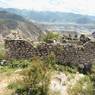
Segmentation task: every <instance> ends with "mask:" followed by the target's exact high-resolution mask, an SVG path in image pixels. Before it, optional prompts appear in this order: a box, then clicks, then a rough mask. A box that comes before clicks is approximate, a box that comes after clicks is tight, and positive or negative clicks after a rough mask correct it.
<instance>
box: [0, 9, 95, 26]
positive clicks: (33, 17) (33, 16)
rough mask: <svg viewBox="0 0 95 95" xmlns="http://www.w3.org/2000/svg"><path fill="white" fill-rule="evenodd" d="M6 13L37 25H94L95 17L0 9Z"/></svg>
mask: <svg viewBox="0 0 95 95" xmlns="http://www.w3.org/2000/svg"><path fill="white" fill-rule="evenodd" d="M2 10H3V11H7V12H10V13H15V14H17V15H20V16H23V17H24V18H26V19H28V20H30V21H35V22H38V23H63V24H68V23H70V24H72V23H73V24H95V16H89V15H80V14H74V13H64V12H49V11H30V10H19V9H13V8H6V9H4V8H0V11H2Z"/></svg>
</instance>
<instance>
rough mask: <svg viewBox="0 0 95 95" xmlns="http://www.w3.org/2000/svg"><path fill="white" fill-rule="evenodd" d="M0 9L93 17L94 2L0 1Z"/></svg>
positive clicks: (80, 0) (82, 0)
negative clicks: (73, 13)
mask: <svg viewBox="0 0 95 95" xmlns="http://www.w3.org/2000/svg"><path fill="white" fill-rule="evenodd" d="M0 7H10V8H19V9H31V10H37V11H61V12H75V13H81V14H88V15H95V0H0Z"/></svg>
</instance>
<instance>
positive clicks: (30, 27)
mask: <svg viewBox="0 0 95 95" xmlns="http://www.w3.org/2000/svg"><path fill="white" fill-rule="evenodd" d="M12 31H14V32H16V33H19V34H20V35H19V36H22V37H23V38H31V39H36V38H37V37H38V36H39V35H40V34H41V33H42V32H41V30H40V29H39V28H38V27H37V26H36V25H35V24H33V23H32V22H29V21H27V20H26V19H24V18H23V17H22V16H19V15H16V14H14V13H9V12H5V11H0V34H2V36H3V37H5V36H7V35H9V34H11V32H12Z"/></svg>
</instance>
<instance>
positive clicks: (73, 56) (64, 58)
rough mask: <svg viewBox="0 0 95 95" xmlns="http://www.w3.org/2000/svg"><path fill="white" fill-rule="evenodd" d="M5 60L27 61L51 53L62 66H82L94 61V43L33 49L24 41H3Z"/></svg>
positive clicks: (54, 45) (42, 45)
mask: <svg viewBox="0 0 95 95" xmlns="http://www.w3.org/2000/svg"><path fill="white" fill-rule="evenodd" d="M5 49H6V58H8V59H13V58H14V59H23V58H25V59H29V58H32V57H33V56H40V57H47V56H48V55H49V54H50V53H51V52H53V53H54V54H55V58H56V61H58V62H59V63H63V64H79V63H80V64H84V63H93V62H94V61H95V42H91V41H89V42H87V43H86V44H84V45H82V46H75V45H69V44H67V45H64V44H61V43H60V44H40V45H38V46H37V47H36V48H34V47H33V46H32V45H31V44H30V43H29V42H27V41H24V40H5Z"/></svg>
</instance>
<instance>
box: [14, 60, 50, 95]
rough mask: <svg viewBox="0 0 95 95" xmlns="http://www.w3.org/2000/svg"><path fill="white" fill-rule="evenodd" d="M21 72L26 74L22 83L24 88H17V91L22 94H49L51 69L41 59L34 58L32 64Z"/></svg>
mask: <svg viewBox="0 0 95 95" xmlns="http://www.w3.org/2000/svg"><path fill="white" fill-rule="evenodd" d="M21 74H22V75H23V76H25V77H24V79H23V83H22V84H23V87H24V89H23V90H22V89H17V90H16V93H20V94H21V95H48V85H49V79H50V76H49V70H48V68H47V66H46V65H45V64H44V63H43V62H42V61H41V60H40V59H34V60H33V61H32V63H31V66H30V67H29V68H27V69H25V70H23V72H22V73H21ZM24 93H25V94H24Z"/></svg>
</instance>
